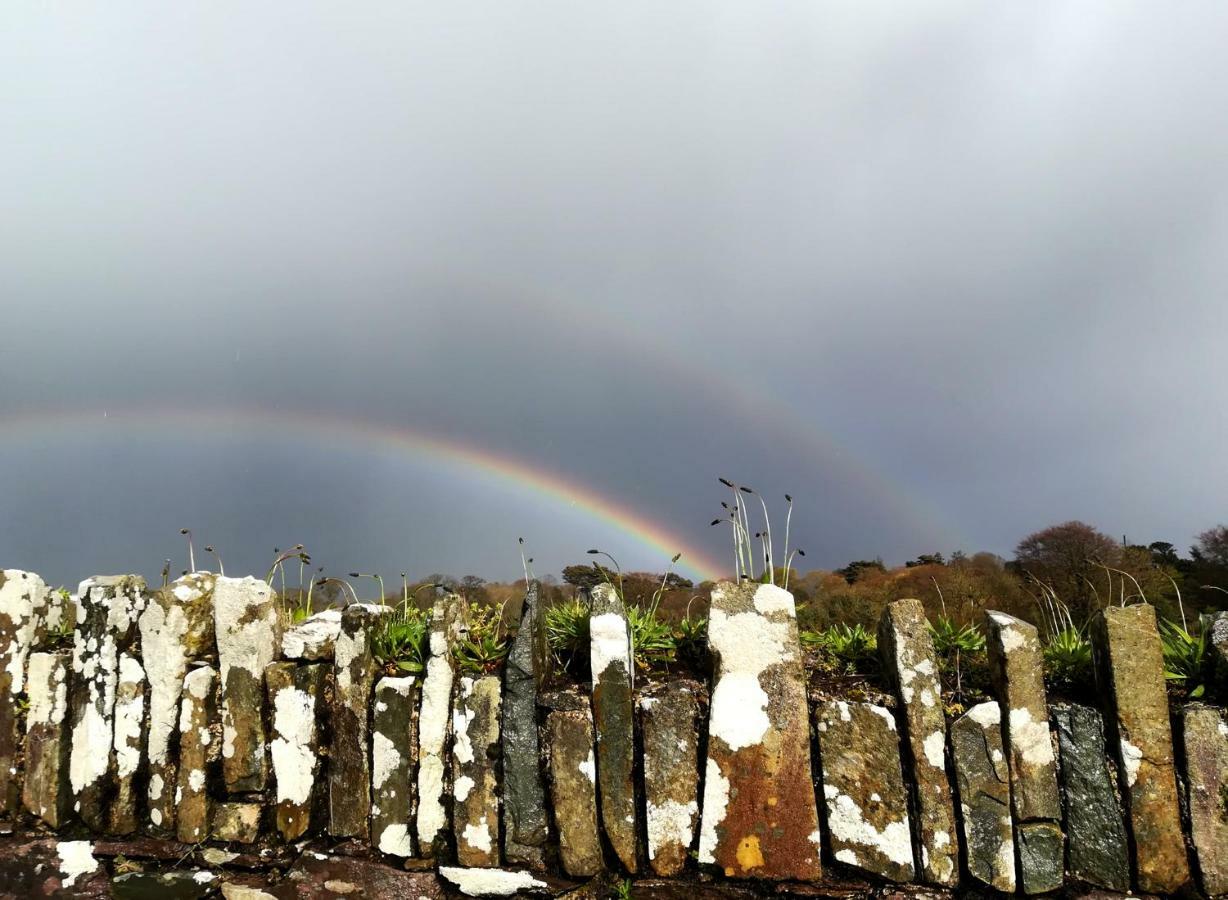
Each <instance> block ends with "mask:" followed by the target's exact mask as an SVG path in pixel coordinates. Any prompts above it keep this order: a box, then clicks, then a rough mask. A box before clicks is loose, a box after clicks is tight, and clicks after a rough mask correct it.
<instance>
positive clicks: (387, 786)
mask: <svg viewBox="0 0 1228 900" xmlns="http://www.w3.org/2000/svg"><path fill="white" fill-rule="evenodd" d="M417 707H418V679H417V678H415V677H414V676H412V675H407V676H405V677H403V678H381V679H380V680H379V682H378V683H377V684H376V685H375V711H374V712H373V713H372V725H371V842H372V843H373V844H375V846H376V847H378V848H379V850H380V852H382V853H387V854H389V855H391V856H413V855H414V843H413V812H414V788H415V784H414V763H415V761H416V759H417V756H418V727H417V726H418V717H417V714H416V713H417Z"/></svg>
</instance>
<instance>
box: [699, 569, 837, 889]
mask: <svg viewBox="0 0 1228 900" xmlns="http://www.w3.org/2000/svg"><path fill="white" fill-rule="evenodd" d="M708 647H709V650H710V651H711V654H712V660H713V670H714V685H715V687H714V689H713V692H712V704H711V709H710V712H709V716H708V758H707V767H706V770H705V777H704V802H703V812H702V819H701V822H702V824H701V827H700V837H699V861H700V862H701V863H705V864H716V865H718V866H720V867H721V868H722V869H723V870H724V871H725V874H726V875H728V876H734V877H753V878H766V879H778V880H779V879H798V880H813V879H816V878H818V877H819V875H820V864H819V844H820V832H819V818H818V808H817V806H816V803H815V794H814V786H813V784H812V782H811V776H810V725H809V711H808V709H807V701H806V691H805V682H804V674H803V672H802V664H801V648H800V646H799V644H798V638H797V618H796V613H795V610H794V607H793V595H792V594H790V593H789V592H788V591H785V590H782V589H781V588H778V587H775V586H773V585H767V584H761V585H756V584H742V585H734V584H731V583H729V582H722V583H720V584H718V585H717V586H716V587H715V588H714V589H713V591H712V602H711V609H710V613H709V621H708Z"/></svg>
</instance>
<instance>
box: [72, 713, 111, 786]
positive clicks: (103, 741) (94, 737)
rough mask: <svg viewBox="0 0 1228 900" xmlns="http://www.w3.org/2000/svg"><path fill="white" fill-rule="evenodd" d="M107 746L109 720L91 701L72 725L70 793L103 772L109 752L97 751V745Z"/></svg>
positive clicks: (103, 773) (89, 782)
mask: <svg viewBox="0 0 1228 900" xmlns="http://www.w3.org/2000/svg"><path fill="white" fill-rule="evenodd" d="M100 746H101V747H107V748H109V747H110V746H111V722H110V721H108V720H107V719H105V718H103V716H102V713H100V712H99V711H98V707H97V706H95V705H94V704H93V703H91V704H90V705H89V706H87V707H86V708H85V712H84V714H83V715H82V717H81V721H80V722H78V723H77V724H76V727H75V728H73V734H72V751H71V754H70V755H69V759H68V782H69V784H70V785H71V786H72V791H73V793H74V794H80V793H81V792H82V791H83V790H85V789H86V788H87V787H89V786H90V785H92V784H94V783H95V782H96V781H98V779H100V778H102V776H104V775H106V774H107V765H108V763H109V761H110V758H111V755H110V753H108V752H105V751H104V752H102V753H99V752H98V750H97V748H98V747H100Z"/></svg>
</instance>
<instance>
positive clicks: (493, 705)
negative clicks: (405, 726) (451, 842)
mask: <svg viewBox="0 0 1228 900" xmlns="http://www.w3.org/2000/svg"><path fill="white" fill-rule="evenodd" d="M501 699H502V691H501V685H500V682H499V677H498V676H497V675H486V676H483V677H481V678H470V677H468V676H465V677H462V678H461V679H460V689H459V690H458V691H457V694H456V700H455V703H454V705H453V707H452V732H453V740H454V743H453V746H452V796H453V800H454V802H453V804H452V829H453V831H454V833H455V834H456V860H457V862H459V863H460V864H461V865H462V866H497V865H498V864H499V783H498V779H497V777H496V776H497V774H498V773H497V768H496V767H497V766H498V764H499V712H500V702H501Z"/></svg>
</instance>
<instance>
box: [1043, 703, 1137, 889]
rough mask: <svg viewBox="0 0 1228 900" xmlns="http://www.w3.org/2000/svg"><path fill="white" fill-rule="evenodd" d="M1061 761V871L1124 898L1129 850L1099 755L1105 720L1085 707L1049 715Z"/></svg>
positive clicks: (1127, 886)
mask: <svg viewBox="0 0 1228 900" xmlns="http://www.w3.org/2000/svg"><path fill="white" fill-rule="evenodd" d="M1052 718H1053V726H1054V729H1055V730H1056V731H1057V742H1058V748H1059V751H1060V757H1061V786H1062V799H1063V809H1064V813H1065V819H1064V825H1065V832H1066V872H1067V874H1069V875H1070V877H1071V878H1075V879H1077V880H1079V881H1084V882H1087V883H1088V884H1094V885H1097V886H1099V887H1103V888H1108V889H1109V890H1112V891H1120V892H1122V893H1125V892H1126V891H1129V890H1130V851H1129V845H1128V843H1127V841H1126V826H1125V823H1124V820H1123V819H1122V812H1121V800H1120V798H1119V797H1118V796H1117V789H1116V788H1115V787H1114V786H1113V779H1112V778H1111V776H1110V773H1109V767H1108V762H1107V760H1106V759H1105V755H1104V746H1105V745H1104V720H1103V719H1101V717H1100V713H1098V712H1096V710H1094V709H1092V708H1091V707H1088V706H1064V707H1060V708H1058V709H1055V710H1053V713H1052Z"/></svg>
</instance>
